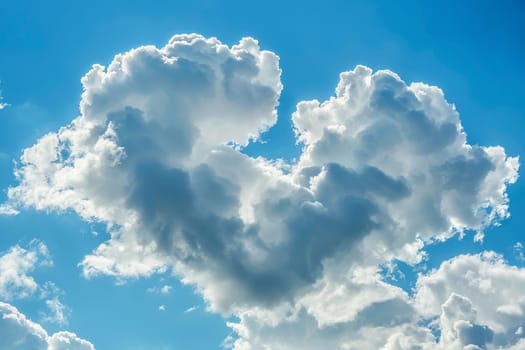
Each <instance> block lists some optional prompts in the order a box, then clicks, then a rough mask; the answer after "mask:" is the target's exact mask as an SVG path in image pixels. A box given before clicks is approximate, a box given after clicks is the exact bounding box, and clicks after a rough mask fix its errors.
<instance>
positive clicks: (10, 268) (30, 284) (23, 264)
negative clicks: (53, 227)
mask: <svg viewBox="0 0 525 350" xmlns="http://www.w3.org/2000/svg"><path fill="white" fill-rule="evenodd" d="M52 264H53V262H52V260H51V257H50V255H49V251H48V249H47V246H46V245H45V244H44V243H42V242H39V241H36V240H34V241H32V242H31V243H30V244H29V246H28V248H27V249H25V248H22V247H20V246H19V245H15V246H13V247H11V248H10V249H9V250H7V251H6V252H4V253H3V254H2V255H0V299H3V300H13V299H23V298H27V297H30V296H31V295H33V294H35V293H36V292H37V291H38V290H39V288H40V286H39V285H38V283H37V282H36V281H35V279H34V278H33V277H32V276H30V275H29V273H30V272H32V271H33V270H34V269H35V268H37V267H38V266H50V265H52Z"/></svg>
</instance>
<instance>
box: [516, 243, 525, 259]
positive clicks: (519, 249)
mask: <svg viewBox="0 0 525 350" xmlns="http://www.w3.org/2000/svg"><path fill="white" fill-rule="evenodd" d="M513 248H514V254H515V255H516V258H517V259H518V260H521V261H525V254H524V253H523V243H521V242H516V244H514V246H513Z"/></svg>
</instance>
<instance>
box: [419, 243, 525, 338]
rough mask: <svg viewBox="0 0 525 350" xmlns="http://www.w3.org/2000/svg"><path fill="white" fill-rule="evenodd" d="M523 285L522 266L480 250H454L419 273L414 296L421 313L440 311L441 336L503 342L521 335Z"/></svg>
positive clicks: (524, 319)
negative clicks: (475, 252) (457, 253)
mask: <svg viewBox="0 0 525 350" xmlns="http://www.w3.org/2000/svg"><path fill="white" fill-rule="evenodd" d="M523 290H525V268H518V267H513V266H509V265H507V264H506V263H505V261H504V260H503V258H502V257H501V256H500V255H497V254H496V253H494V252H484V253H482V254H478V255H460V256H457V257H455V258H453V259H451V260H449V261H446V262H444V263H443V264H442V265H441V266H440V268H439V269H437V270H436V271H433V272H431V273H430V274H428V275H426V276H422V277H420V278H419V280H418V282H417V293H416V295H415V301H416V306H417V308H418V310H420V313H421V314H423V315H425V316H426V317H432V316H436V315H438V314H439V313H442V315H441V324H442V326H441V328H442V332H443V333H442V335H443V337H442V341H443V342H445V343H446V342H453V341H458V342H461V343H462V344H463V345H467V344H474V345H478V346H480V347H481V348H483V347H484V346H486V344H491V345H492V346H493V347H494V348H498V347H502V348H503V347H507V346H510V345H513V344H515V343H516V342H517V341H518V340H519V339H520V338H522V337H524V336H525V334H523V332H522V331H520V330H522V329H523V328H522V327H523V325H525V296H524V294H523ZM438 305H443V306H442V307H441V309H439V307H438ZM450 339H452V341H451V340H450ZM467 340H468V341H467ZM474 340H475V341H474ZM477 342H479V344H478V343H477Z"/></svg>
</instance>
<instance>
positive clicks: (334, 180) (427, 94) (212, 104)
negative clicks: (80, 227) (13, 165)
mask: <svg viewBox="0 0 525 350" xmlns="http://www.w3.org/2000/svg"><path fill="white" fill-rule="evenodd" d="M82 84H83V87H84V92H83V94H82V99H81V101H80V115H79V116H78V117H77V118H75V119H74V120H73V121H72V122H71V123H70V124H69V125H66V126H64V127H63V128H61V129H60V130H59V131H58V132H55V133H50V134H48V135H45V136H44V137H42V138H41V139H40V140H38V142H37V143H36V144H35V145H34V146H32V147H30V148H27V149H26V150H24V152H23V155H22V157H21V160H20V165H19V167H18V168H17V170H16V176H17V179H18V185H16V186H15V187H12V188H10V189H9V191H8V195H9V200H10V205H11V206H32V207H35V208H37V209H45V210H49V209H51V210H56V211H65V210H74V211H76V212H77V213H78V214H79V215H80V216H81V217H83V218H84V219H86V220H95V221H99V222H103V223H106V224H107V227H108V231H109V232H110V233H111V238H110V239H109V240H108V241H107V242H105V243H103V244H102V245H101V246H99V247H98V248H97V249H96V250H95V251H94V252H93V253H92V254H90V255H89V256H87V257H85V259H84V260H83V261H82V263H81V265H82V267H83V271H84V274H85V276H87V277H92V276H95V275H97V274H109V275H113V276H116V277H117V278H126V277H137V276H143V275H149V274H152V273H154V272H159V271H161V272H162V271H166V270H168V269H171V270H172V271H173V272H174V273H175V274H177V275H178V276H180V277H181V278H182V280H183V281H185V282H187V283H192V284H195V285H196V287H197V288H198V290H199V292H200V293H202V295H203V296H204V297H205V299H206V300H207V301H208V303H209V305H210V308H211V309H213V310H216V311H221V312H223V313H234V314H236V315H238V316H239V317H240V318H241V323H239V324H237V325H232V327H234V328H235V329H236V330H237V332H238V334H239V335H240V339H239V340H238V341H237V342H236V344H235V347H237V348H246V347H248V348H249V347H250V345H246V346H244V345H242V344H252V345H251V346H252V348H257V346H255V345H253V344H256V343H253V342H254V341H255V340H254V339H255V338H253V337H252V335H256V334H257V332H256V331H253V327H255V328H256V329H259V330H261V331H262V330H268V329H269V328H268V327H270V329H273V328H276V327H278V325H286V324H287V323H286V322H289V323H290V324H293V323H294V322H295V320H298V319H300V320H303V319H304V320H305V321H304V322H306V323H305V324H308V325H309V326H311V327H313V329H317V330H322V331H323V332H328V334H331V336H330V339H331V341H332V342H336V343H329V344H336V345H337V344H338V345H337V346H347V348H352V347H355V348H367V347H366V346H368V348H378V347H376V346H375V345H370V344H368V345H366V346H365V345H363V346H361V347H359V346H358V345H352V344H358V341H359V339H363V344H365V343H366V339H368V338H370V336H371V334H373V333H374V332H376V331H377V329H378V328H381V329H384V332H387V333H388V334H387V333H385V334H384V336H383V337H381V339H389V340H388V342H389V343H388V344H390V345H388V347H387V348H389V349H394V348H409V347H407V346H408V345H407V346H405V347H403V346H404V345H402V344H405V343H407V342H408V340H407V339H414V342H421V343H425V342H429V343H431V344H433V341H434V340H433V339H434V338H433V336H432V333H431V332H430V331H429V330H428V329H427V328H421V327H419V326H417V325H416V324H414V323H413V321H414V320H417V319H418V316H417V315H418V311H417V308H416V307H415V306H414V305H413V304H414V302H413V301H412V300H411V299H410V298H409V297H408V296H407V295H406V294H405V293H404V292H403V291H401V290H400V289H398V288H396V287H394V286H391V285H389V284H387V283H385V282H384V281H382V279H381V276H380V274H379V273H378V272H377V271H378V266H380V265H381V264H385V263H388V262H389V261H391V260H392V259H399V260H402V261H405V262H407V263H409V264H415V263H417V262H419V261H420V260H421V259H422V258H423V256H424V252H423V251H422V248H423V246H424V244H425V243H426V242H428V241H432V240H435V239H447V238H450V237H451V236H453V235H454V234H458V233H459V234H461V233H462V232H463V231H464V230H467V229H468V230H475V231H478V232H479V233H480V234H479V235H478V237H481V235H482V232H483V229H484V228H485V227H487V226H489V225H492V224H494V223H497V222H498V221H499V220H501V219H503V218H505V217H507V216H508V215H509V214H508V198H507V194H506V189H507V186H508V185H509V184H511V183H513V182H514V181H516V178H517V170H518V159H517V158H513V157H508V156H507V155H506V154H505V151H504V149H503V148H502V147H499V146H496V147H483V146H477V145H469V144H468V143H467V140H466V135H465V133H464V131H463V129H462V126H461V123H460V120H459V115H458V113H457V111H456V109H455V107H454V106H453V105H452V104H450V103H448V102H447V101H446V100H445V97H444V94H443V92H442V91H441V90H440V89H439V88H437V87H432V86H428V85H425V84H421V83H413V84H410V85H407V84H406V83H405V82H404V81H402V80H401V79H400V78H399V77H398V76H397V75H396V74H395V73H393V72H390V71H378V72H373V71H372V70H371V69H369V68H367V67H363V66H358V67H356V68H355V69H354V70H352V71H348V72H345V73H342V74H341V77H340V82H339V84H338V86H337V89H336V94H335V96H333V97H331V98H330V99H328V100H327V101H324V102H319V101H315V100H314V101H304V102H300V103H299V104H298V105H297V110H296V112H295V113H294V114H293V116H292V121H293V124H294V129H295V132H296V135H297V141H298V142H299V143H300V144H301V145H302V147H303V152H302V154H301V157H300V159H299V160H298V161H297V162H296V163H293V164H285V165H284V166H283V164H282V162H273V161H270V160H266V159H263V158H251V157H248V156H246V155H244V154H243V153H242V152H240V151H239V149H240V148H241V147H242V146H244V145H246V144H247V143H248V142H250V140H255V139H257V138H258V137H259V135H260V133H261V132H262V131H264V130H266V129H267V128H269V127H270V126H271V125H273V124H274V123H275V122H276V110H275V108H276V106H277V104H278V98H279V94H280V91H281V88H282V86H281V83H280V69H279V64H278V57H277V56H276V55H275V54H274V53H272V52H269V51H264V50H261V49H260V48H259V45H258V43H257V42H256V41H255V40H254V39H251V38H245V39H242V40H241V41H240V42H239V44H237V45H234V46H232V47H228V46H226V45H224V44H222V43H220V42H219V41H218V40H217V39H207V38H204V37H202V36H199V35H195V34H192V35H177V36H174V37H173V38H172V39H171V40H170V41H169V43H168V44H167V45H166V46H165V47H162V48H156V47H153V46H145V47H140V48H137V49H134V50H131V51H129V52H126V53H123V54H119V55H117V56H115V58H114V60H113V61H112V62H111V64H110V65H109V66H108V67H103V66H100V65H95V66H93V68H92V69H91V70H90V72H88V73H87V74H86V76H85V77H84V78H83V79H82ZM447 297H448V296H447ZM458 300H459V299H458ZM444 302H445V301H443V300H440V301H439V302H438V304H436V305H437V307H438V308H439V307H440V306H441V305H442V304H443V303H444ZM456 302H457V300H456V299H453V300H452V301H450V303H451V304H452V303H456ZM336 305H337V306H336ZM378 310H381V312H383V310H393V311H392V317H391V318H389V317H385V318H378V317H377V315H378V313H379V311H378ZM399 315H402V316H399ZM285 321H286V322H285ZM466 321H468V320H466ZM385 322H387V324H385ZM469 322H470V321H469ZM268 325H270V326H268ZM342 325H344V326H342ZM471 325H472V327H474V326H477V324H473V323H472V324H471ZM387 326H388V327H387ZM272 327H273V328H272ZM279 327H280V326H279ZM348 327H349V328H348ZM480 327H482V326H480ZM467 328H468V327H467V325H465V327H463V328H462V329H464V332H463V333H461V334H470V333H468V330H467ZM305 329H306V328H305ZM347 329H351V330H352V332H350V333H348V332H347V331H346V330H347ZM477 330H478V328H475V331H477ZM303 331H304V329H303ZM268 332H270V331H268ZM246 334H248V336H245V335H246ZM349 334H352V335H349ZM403 334H405V335H406V336H405V338H403ZM354 335H355V336H354ZM387 335H388V336H387ZM466 336H467V335H466ZM348 337H352V339H347V338H348ZM248 338H249V339H248ZM325 338H326V337H322V336H320V337H319V338H318V339H320V340H319V342H321V341H322V339H325ZM402 338H403V339H405V340H403V339H402ZM261 339H265V338H264V336H262V335H261ZM274 339H279V337H274ZM297 339H299V333H298V338H297ZM303 339H306V338H304V337H303ZM243 342H244V343H243ZM356 342H357V343H356ZM261 344H262V343H261ZM312 344H313V343H312ZM344 344H347V345H344ZM399 344H401V345H399ZM385 346H387V345H385ZM396 346H397V347H396ZM261 347H262V346H259V348H261ZM270 348H279V347H278V346H277V345H274V346H273V347H270ZM282 348H285V347H284V346H282ZM334 348H336V346H335V345H334Z"/></svg>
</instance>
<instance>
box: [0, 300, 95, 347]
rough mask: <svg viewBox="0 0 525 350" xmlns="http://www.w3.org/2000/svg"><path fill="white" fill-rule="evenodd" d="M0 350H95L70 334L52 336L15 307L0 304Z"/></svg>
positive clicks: (62, 333)
mask: <svg viewBox="0 0 525 350" xmlns="http://www.w3.org/2000/svg"><path fill="white" fill-rule="evenodd" d="M0 348H2V349H12V350H18V349H19V350H27V349H31V350H95V347H94V346H93V344H91V343H90V342H88V341H87V340H84V339H81V338H79V337H78V336H77V335H76V334H74V333H70V332H57V333H55V334H53V335H51V336H49V335H48V334H47V332H46V331H45V330H44V329H43V328H42V326H40V325H39V324H37V323H34V322H32V321H31V320H29V319H27V317H26V316H25V315H24V314H22V313H20V311H18V310H17V309H16V308H15V307H14V306H12V305H9V304H6V303H3V302H0Z"/></svg>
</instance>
